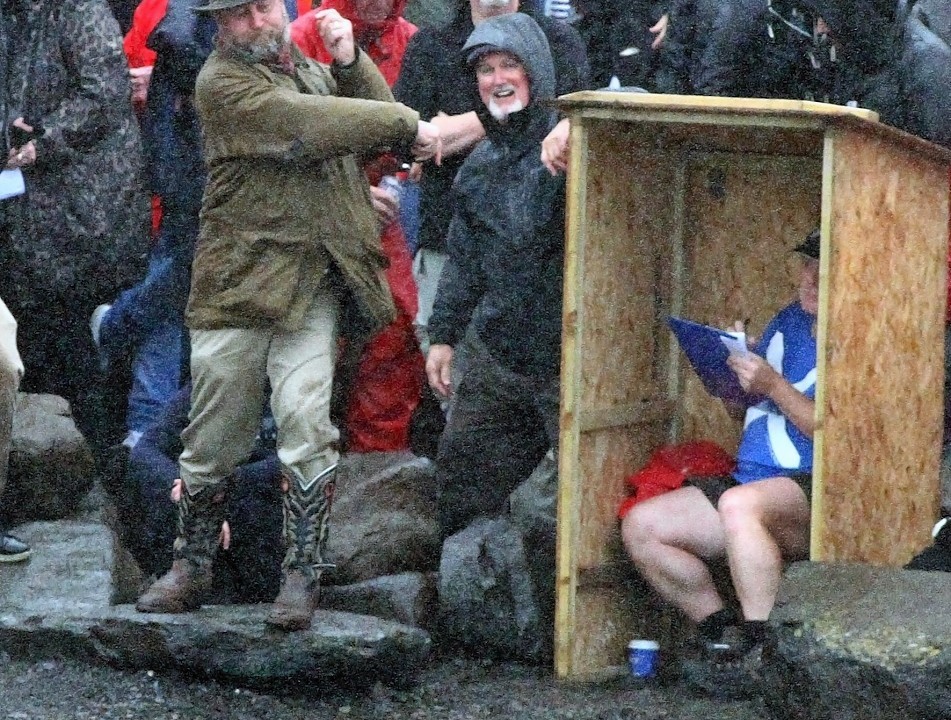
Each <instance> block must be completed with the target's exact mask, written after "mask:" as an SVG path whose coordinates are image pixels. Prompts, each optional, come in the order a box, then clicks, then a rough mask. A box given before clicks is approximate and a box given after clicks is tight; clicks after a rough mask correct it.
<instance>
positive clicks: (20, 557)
mask: <svg viewBox="0 0 951 720" xmlns="http://www.w3.org/2000/svg"><path fill="white" fill-rule="evenodd" d="M32 552H33V551H32V550H30V546H29V545H27V544H26V543H25V542H23V541H22V540H20V539H19V538H15V537H13V535H7V534H6V533H0V563H15V562H23V561H24V560H27V559H29V557H30V554H31V553H32Z"/></svg>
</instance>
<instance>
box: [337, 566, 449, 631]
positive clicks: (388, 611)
mask: <svg viewBox="0 0 951 720" xmlns="http://www.w3.org/2000/svg"><path fill="white" fill-rule="evenodd" d="M437 583H438V578H437V577H436V573H401V574H400V575H385V576H384V577H378V578H373V579H372V580H365V581H363V582H361V583H354V584H353V585H332V586H329V587H324V588H322V589H321V593H320V607H321V608H323V609H324V610H342V611H344V612H351V613H359V614H360V615H373V616H374V617H378V618H383V619H384V620H395V621H396V622H399V623H403V624H404V625H412V626H414V627H420V628H423V629H424V630H426V631H427V632H432V630H433V629H434V628H435V626H436V620H437V613H438V610H439V600H438V597H437V595H438V589H437Z"/></svg>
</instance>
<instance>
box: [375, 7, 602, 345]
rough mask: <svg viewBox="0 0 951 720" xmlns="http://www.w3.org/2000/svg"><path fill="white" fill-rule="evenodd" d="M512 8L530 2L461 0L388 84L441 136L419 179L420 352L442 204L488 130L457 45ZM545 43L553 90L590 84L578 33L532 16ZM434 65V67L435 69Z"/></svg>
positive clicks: (442, 224)
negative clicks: (434, 160)
mask: <svg viewBox="0 0 951 720" xmlns="http://www.w3.org/2000/svg"><path fill="white" fill-rule="evenodd" d="M514 12H523V13H525V14H528V15H530V16H532V17H535V15H533V14H532V13H533V10H532V8H531V7H530V3H523V4H520V3H519V0H510V1H509V2H507V3H504V4H499V3H492V2H485V0H468V1H466V0H463V2H462V3H461V4H460V6H459V8H458V11H457V13H456V16H455V18H454V19H453V20H452V22H450V23H449V24H448V25H446V26H445V27H441V28H423V29H421V30H420V31H419V32H418V33H416V35H414V36H413V38H412V40H410V43H409V45H408V46H407V48H406V56H405V57H404V59H403V67H402V69H401V70H400V76H399V79H398V80H397V82H396V85H394V86H393V94H394V95H395V96H396V99H397V100H398V101H400V102H402V103H405V104H406V105H409V106H410V107H412V108H414V109H416V110H417V111H418V112H419V114H420V116H421V117H423V118H431V119H432V121H433V123H435V124H436V125H438V126H439V127H440V130H441V131H442V134H443V156H442V160H443V162H442V165H441V166H433V165H428V166H427V167H426V169H425V172H423V174H422V179H421V180H420V206H419V213H420V232H419V243H418V245H419V247H418V250H417V254H416V261H415V267H414V271H415V276H416V284H417V286H418V287H419V313H418V315H417V317H416V324H417V327H418V329H419V331H420V333H421V335H422V337H421V341H422V342H421V344H422V347H423V350H424V352H425V350H426V347H427V340H426V337H425V328H426V326H427V324H428V320H429V315H430V312H431V310H432V302H433V295H434V293H435V289H436V282H437V281H438V279H439V274H440V271H441V268H442V264H443V262H445V254H446V233H447V231H448V229H449V221H450V220H451V218H452V213H453V209H452V206H451V205H450V204H449V203H447V202H446V198H447V197H448V196H449V192H450V188H451V187H452V182H453V179H454V178H455V177H456V173H457V172H458V171H459V168H460V167H461V166H462V163H463V161H464V160H465V158H466V156H467V155H468V153H469V152H470V151H471V150H472V148H473V147H474V146H475V145H476V143H478V142H479V141H480V140H482V138H483V137H484V135H485V129H484V127H483V125H482V123H481V122H480V119H479V114H478V113H477V112H476V111H477V110H479V108H480V107H482V104H481V102H480V100H479V96H478V94H477V93H476V89H475V85H474V83H473V82H472V76H471V73H470V71H469V69H467V67H466V63H465V56H464V55H463V52H462V47H463V45H464V43H465V42H466V38H468V37H469V35H470V34H471V33H472V31H473V29H474V28H475V27H476V26H477V25H478V24H479V23H481V22H484V21H485V18H490V17H492V16H493V15H501V14H507V13H514ZM535 19H536V21H537V23H538V25H539V27H541V29H542V32H543V33H544V35H545V37H546V38H547V41H548V43H549V46H550V47H551V54H552V58H553V61H554V67H555V90H554V94H555V95H562V94H565V93H570V92H575V91H577V90H584V89H587V88H588V87H589V86H590V80H589V69H588V60H587V55H586V53H585V49H584V44H583V43H582V41H581V37H580V36H579V35H578V32H577V31H576V30H575V29H574V28H573V27H572V26H570V25H568V24H567V23H564V22H562V21H560V20H553V19H551V18H547V17H544V16H542V17H535ZM434 68H439V72H434Z"/></svg>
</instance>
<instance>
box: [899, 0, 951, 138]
mask: <svg viewBox="0 0 951 720" xmlns="http://www.w3.org/2000/svg"><path fill="white" fill-rule="evenodd" d="M901 5H902V7H901V8H900V9H899V17H900V19H901V20H902V21H903V27H902V30H903V34H902V59H901V64H900V77H901V86H902V87H901V90H902V92H901V94H902V98H903V100H904V101H905V129H907V130H908V131H909V132H913V133H915V134H916V135H920V136H921V137H923V138H927V139H928V140H931V141H933V142H937V143H941V144H942V145H945V146H947V147H951V4H949V3H948V2H947V0H918V1H917V2H914V1H913V0H902V3H901Z"/></svg>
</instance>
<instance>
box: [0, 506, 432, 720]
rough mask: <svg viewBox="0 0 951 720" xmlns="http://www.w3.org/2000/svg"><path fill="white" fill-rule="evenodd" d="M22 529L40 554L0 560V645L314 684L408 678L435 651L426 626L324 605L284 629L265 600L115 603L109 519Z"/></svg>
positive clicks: (22, 652)
mask: <svg viewBox="0 0 951 720" xmlns="http://www.w3.org/2000/svg"><path fill="white" fill-rule="evenodd" d="M17 532H18V534H19V535H20V536H22V537H23V539H24V540H26V541H27V542H28V543H29V544H30V545H31V546H32V547H33V558H32V560H31V561H30V562H29V563H23V564H17V565H10V566H4V567H0V649H2V650H5V651H7V652H11V653H13V654H14V655H17V656H24V657H34V658H46V657H49V656H51V655H58V654H65V655H70V656H78V657H90V658H98V659H101V660H104V661H107V662H110V663H112V664H115V665H118V666H122V667H131V668H154V669H164V670H168V669H177V670H181V671H186V672H191V673H194V674H196V675H200V676H210V677H218V678H222V679H226V680H228V681H231V682H235V683H243V684H245V685H248V686H255V687H267V686H271V685H274V684H282V683H285V682H287V681H289V680H292V679H294V678H301V677H306V678H308V679H309V681H310V682H313V683H317V684H323V683H326V682H332V681H334V680H335V679H337V678H340V677H345V678H348V680H349V681H350V682H354V683H359V682H361V681H362V682H373V681H376V680H382V681H384V682H390V683H397V684H403V683H406V682H409V681H410V680H412V678H413V677H414V676H415V675H416V674H417V673H418V672H419V671H420V669H421V668H422V667H423V666H424V665H425V663H426V660H427V658H428V656H429V652H430V646H431V640H430V637H429V635H428V634H427V633H425V632H424V631H422V630H420V629H418V628H413V627H409V626H407V625H402V624H400V623H396V622H392V621H388V620H382V619H380V618H375V617H368V616H364V615H355V614H351V613H344V612H333V611H326V610H320V611H318V612H317V613H316V614H315V616H314V624H313V626H312V628H311V630H310V631H307V632H300V633H280V632H275V631H273V630H270V629H267V628H266V624H265V622H264V618H265V615H266V613H267V606H266V605H241V606H238V605H234V606H208V607H204V608H202V609H201V610H200V611H198V612H194V613H187V614H183V615H144V614H141V613H138V612H136V611H135V610H134V609H133V608H132V607H131V606H128V605H120V606H114V607H110V606H109V599H110V596H111V577H110V575H111V574H110V568H111V566H112V538H111V535H110V533H109V531H108V529H106V528H105V527H104V526H103V525H100V524H98V523H78V522H77V523H69V522H54V523H33V524H30V525H25V526H22V527H20V528H18V529H17ZM0 717H2V716H0Z"/></svg>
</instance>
